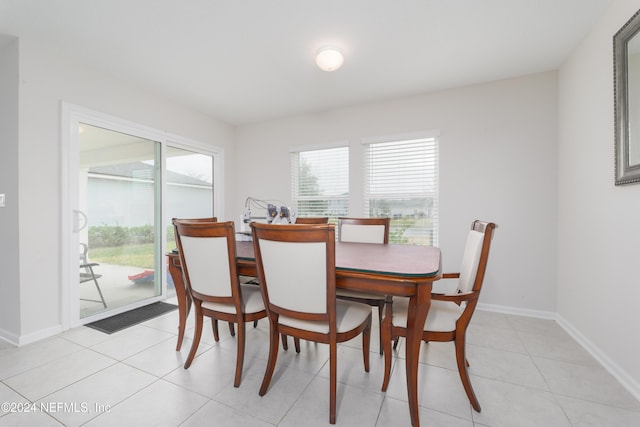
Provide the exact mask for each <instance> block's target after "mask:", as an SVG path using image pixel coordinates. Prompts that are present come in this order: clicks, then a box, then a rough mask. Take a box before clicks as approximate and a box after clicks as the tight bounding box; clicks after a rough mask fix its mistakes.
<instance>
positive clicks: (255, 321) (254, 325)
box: [253, 320, 258, 328]
mask: <svg viewBox="0 0 640 427" xmlns="http://www.w3.org/2000/svg"><path fill="white" fill-rule="evenodd" d="M253 327H254V328H257V327H258V321H257V320H254V321H253Z"/></svg>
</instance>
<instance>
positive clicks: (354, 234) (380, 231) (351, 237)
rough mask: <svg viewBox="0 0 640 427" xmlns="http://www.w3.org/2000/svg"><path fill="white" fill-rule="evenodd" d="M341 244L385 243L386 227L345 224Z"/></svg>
mask: <svg viewBox="0 0 640 427" xmlns="http://www.w3.org/2000/svg"><path fill="white" fill-rule="evenodd" d="M340 241H341V242H358V243H380V244H382V243H384V225H355V224H354V225H350V224H344V225H343V226H342V229H341V234H340Z"/></svg>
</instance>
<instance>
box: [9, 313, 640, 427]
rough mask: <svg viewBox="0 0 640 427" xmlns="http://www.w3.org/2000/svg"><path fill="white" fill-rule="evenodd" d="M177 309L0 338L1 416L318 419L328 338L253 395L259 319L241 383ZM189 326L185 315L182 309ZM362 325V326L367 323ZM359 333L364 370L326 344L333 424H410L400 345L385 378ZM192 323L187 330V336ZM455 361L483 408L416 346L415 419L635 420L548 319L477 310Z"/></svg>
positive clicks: (444, 366) (111, 421)
mask: <svg viewBox="0 0 640 427" xmlns="http://www.w3.org/2000/svg"><path fill="white" fill-rule="evenodd" d="M177 319H178V317H177V312H173V313H169V314H166V315H164V316H162V317H159V318H156V319H153V320H150V321H148V322H146V323H143V324H141V325H138V326H134V327H132V328H129V329H127V330H124V331H121V332H118V333H115V334H113V335H106V334H103V333H101V332H97V331H95V330H93V329H90V328H86V327H81V328H77V329H73V330H70V331H68V332H65V333H63V334H61V335H59V336H56V337H52V338H49V339H47V340H43V341H41V342H38V343H34V344H31V345H28V346H24V347H21V348H14V347H12V346H9V345H7V344H2V343H0V380H1V382H0V402H1V403H2V404H3V406H2V409H1V410H0V426H21V425H24V426H35V425H37V426H60V425H66V426H80V425H83V426H84V425H86V426H211V425H215V426H242V427H246V426H256V427H258V426H275V425H277V426H283V427H284V426H316V425H317V426H323V425H329V402H328V401H329V390H328V389H329V381H328V369H329V367H328V363H327V361H328V348H327V346H325V345H317V344H313V343H308V342H303V343H302V351H301V353H300V354H296V353H295V351H293V348H292V346H291V347H290V350H289V351H288V352H284V351H282V350H281V351H280V355H279V360H278V365H277V367H276V372H275V374H274V378H273V380H272V383H271V387H270V389H269V391H268V393H267V394H266V395H265V396H264V397H260V396H258V388H259V387H260V383H261V381H262V375H263V373H264V368H265V366H266V359H267V352H268V328H267V322H266V321H265V320H263V321H261V322H260V324H259V326H258V328H256V329H254V328H253V327H251V325H247V330H248V339H247V348H246V356H245V365H244V372H243V377H242V384H241V386H240V387H239V388H234V387H233V374H234V367H235V339H234V338H232V337H231V336H230V335H229V333H228V330H227V328H226V327H224V328H222V330H221V331H222V337H221V341H220V342H219V343H214V341H213V338H212V334H211V329H210V326H209V323H208V322H207V323H205V325H207V329H205V331H204V334H203V339H202V341H201V344H200V348H199V354H198V356H197V357H196V359H195V361H194V362H193V364H192V365H191V367H190V368H189V369H188V370H185V369H183V367H182V365H183V363H184V360H185V358H186V355H187V353H188V350H189V347H190V345H191V341H190V339H187V340H186V341H185V343H184V345H183V347H182V349H181V351H178V352H176V351H175V344H176V333H177V328H176V325H177ZM190 322H191V323H190V325H192V319H190ZM374 323H375V322H374ZM378 332H379V331H378V330H377V329H374V331H373V336H372V340H371V342H372V351H373V353H372V355H371V356H372V357H371V370H370V372H369V373H368V374H367V373H365V372H364V369H363V365H362V353H361V350H360V348H361V347H360V343H361V340H360V339H359V338H356V339H355V340H353V341H350V342H348V343H345V344H343V345H341V346H340V348H339V353H338V381H339V384H338V390H337V399H338V408H337V409H338V410H337V425H344V426H378V427H385V426H393V427H396V426H405V425H409V424H410V423H409V413H408V404H407V402H406V389H405V380H404V375H403V372H404V365H403V359H402V355H403V353H404V348H403V347H402V344H401V345H400V346H399V348H398V351H397V353H395V358H394V365H393V371H392V378H391V383H390V385H389V389H388V391H387V392H386V393H382V392H381V391H380V386H381V384H382V376H383V360H382V357H381V356H379V355H378V353H377V342H378ZM192 333H193V329H192V326H190V329H189V330H188V334H187V335H188V336H189V337H191V335H190V334H192ZM468 356H469V357H468V358H469V361H470V363H471V367H470V372H471V376H472V383H473V385H474V388H475V390H476V394H477V395H478V398H479V400H480V403H481V405H482V412H481V413H477V412H475V411H473V410H472V409H471V406H470V405H469V402H468V400H467V398H466V395H465V393H464V390H463V388H462V385H461V383H460V380H459V378H458V373H457V371H456V366H455V360H454V354H453V347H452V345H450V344H449V343H431V344H428V345H427V344H423V348H422V352H421V365H420V371H419V376H420V378H419V381H420V388H419V399H420V420H421V423H422V425H424V426H535V427H538V426H616V427H621V426H634V427H635V426H640V402H638V401H637V400H636V399H635V398H634V397H633V396H632V395H631V394H629V393H628V392H627V391H626V390H625V389H624V388H623V387H622V386H621V385H620V384H619V383H618V382H616V380H615V379H614V378H613V377H611V376H610V375H609V374H608V373H607V372H606V371H605V370H604V369H603V368H602V367H601V366H600V365H599V364H598V363H597V362H596V361H595V360H594V359H593V358H592V357H591V356H590V355H589V354H588V353H587V352H586V351H585V350H583V349H582V348H581V347H580V346H579V345H578V344H577V343H576V342H575V341H573V340H572V339H571V338H570V337H569V335H568V334H567V333H566V332H564V331H563V330H562V328H560V327H559V326H558V325H557V324H556V323H555V322H554V321H551V320H540V319H532V318H526V317H519V316H511V315H505V314H496V313H489V312H482V311H477V312H476V314H475V316H474V319H473V321H472V325H471V327H470V330H469V333H468Z"/></svg>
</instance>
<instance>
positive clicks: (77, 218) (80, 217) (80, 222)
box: [73, 209, 87, 233]
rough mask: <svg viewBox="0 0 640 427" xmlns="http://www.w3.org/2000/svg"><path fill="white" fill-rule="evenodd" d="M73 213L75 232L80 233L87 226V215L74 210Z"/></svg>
mask: <svg viewBox="0 0 640 427" xmlns="http://www.w3.org/2000/svg"><path fill="white" fill-rule="evenodd" d="M73 213H74V216H73V232H74V233H79V232H80V231H82V230H83V229H84V228H85V227H86V226H87V215H85V213H84V212H82V211H79V210H76V209H74V210H73Z"/></svg>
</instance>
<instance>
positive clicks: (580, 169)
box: [558, 0, 640, 397]
mask: <svg viewBox="0 0 640 427" xmlns="http://www.w3.org/2000/svg"><path fill="white" fill-rule="evenodd" d="M639 8H640V1H638V0H616V1H614V2H613V3H612V5H611V7H610V8H609V10H608V11H607V13H606V14H605V15H604V16H603V18H602V19H601V20H600V22H599V23H598V25H597V26H595V27H594V29H593V30H592V31H591V33H590V34H589V35H588V37H587V38H586V39H585V40H584V41H583V42H582V44H581V45H580V47H579V48H578V49H577V50H576V51H575V52H574V54H573V55H572V56H571V57H570V58H569V59H568V60H567V61H566V63H565V64H564V65H563V66H562V67H561V69H560V72H559V160H558V163H559V173H558V175H559V176H558V315H559V316H560V319H561V321H563V322H564V323H566V324H568V326H569V327H570V328H571V329H572V330H573V331H574V333H575V334H576V336H578V337H579V338H581V339H582V341H583V343H584V344H585V345H586V346H588V347H590V348H591V350H592V351H593V352H594V353H596V354H597V355H599V356H600V358H601V359H602V360H603V361H604V362H605V363H606V364H607V365H608V366H609V367H610V368H612V369H613V370H614V371H617V374H618V377H619V379H620V380H621V381H623V382H624V383H626V384H627V386H628V388H630V389H631V390H634V391H635V394H636V396H639V397H640V365H639V364H638V360H640V342H639V341H638V332H637V325H638V324H640V310H639V309H638V301H640V282H639V280H640V249H639V248H640V243H639V242H640V216H639V213H640V184H635V185H628V186H622V187H616V186H614V157H613V155H614V128H613V125H614V110H613V59H612V58H613V53H612V52H613V49H612V46H613V44H612V37H613V35H614V34H615V33H616V32H617V31H618V30H619V29H620V28H621V27H622V26H623V25H624V23H625V22H626V21H627V20H628V19H629V18H630V17H631V16H632V15H633V14H634V13H635V12H636V11H637V10H638V9H639Z"/></svg>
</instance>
